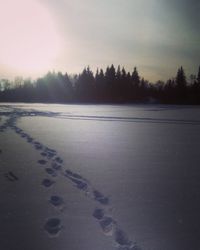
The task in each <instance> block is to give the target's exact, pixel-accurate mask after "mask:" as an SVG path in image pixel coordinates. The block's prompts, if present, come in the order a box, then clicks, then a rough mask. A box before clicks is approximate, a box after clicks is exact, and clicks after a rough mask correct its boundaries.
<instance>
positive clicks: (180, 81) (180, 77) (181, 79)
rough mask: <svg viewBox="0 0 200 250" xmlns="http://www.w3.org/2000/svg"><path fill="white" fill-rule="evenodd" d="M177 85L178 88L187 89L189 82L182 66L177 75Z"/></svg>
mask: <svg viewBox="0 0 200 250" xmlns="http://www.w3.org/2000/svg"><path fill="white" fill-rule="evenodd" d="M176 84H177V87H178V88H185V87H186V84H187V81H186V76H185V72H184V69H183V67H182V66H181V67H180V68H179V69H178V72H177V75H176Z"/></svg>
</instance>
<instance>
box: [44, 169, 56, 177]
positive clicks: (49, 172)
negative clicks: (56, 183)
mask: <svg viewBox="0 0 200 250" xmlns="http://www.w3.org/2000/svg"><path fill="white" fill-rule="evenodd" d="M45 170H46V172H47V174H50V175H51V176H52V177H55V176H57V175H56V172H55V171H54V170H53V169H52V168H46V169H45Z"/></svg>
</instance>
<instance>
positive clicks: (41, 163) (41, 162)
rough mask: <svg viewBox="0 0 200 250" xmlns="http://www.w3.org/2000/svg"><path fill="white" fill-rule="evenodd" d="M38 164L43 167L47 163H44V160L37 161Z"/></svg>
mask: <svg viewBox="0 0 200 250" xmlns="http://www.w3.org/2000/svg"><path fill="white" fill-rule="evenodd" d="M38 163H39V164H40V165H45V164H46V163H47V161H45V160H39V161H38Z"/></svg>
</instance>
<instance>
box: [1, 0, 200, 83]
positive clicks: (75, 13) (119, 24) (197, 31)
mask: <svg viewBox="0 0 200 250" xmlns="http://www.w3.org/2000/svg"><path fill="white" fill-rule="evenodd" d="M9 1H10V6H7V7H6V8H5V5H6V4H5V3H6V2H9ZM12 5H13V1H11V0H0V10H1V11H0V16H1V17H0V30H1V29H2V27H3V29H4V33H6V31H5V30H10V31H11V33H12V34H14V35H12V38H11V37H10V36H8V37H7V38H6V39H7V40H6V39H4V40H5V43H4V45H3V46H4V49H3V50H2V49H1V48H2V47H3V46H2V41H0V77H1V76H7V75H8V76H10V75H16V74H22V73H24V74H29V75H30V76H33V75H37V74H39V73H42V72H43V73H44V72H45V71H46V70H47V69H50V70H52V69H55V70H56V71H58V70H61V71H63V72H65V71H67V72H69V73H75V72H77V73H78V72H80V71H81V70H82V69H83V67H84V66H87V65H90V66H91V68H92V69H94V70H95V69H96V68H97V67H102V68H104V69H105V68H106V66H107V65H110V64H112V63H114V65H116V66H117V65H118V64H120V65H122V66H125V68H127V69H128V70H132V69H133V67H134V66H137V67H138V70H139V72H140V73H141V74H142V76H144V77H145V78H147V79H149V80H158V79H163V80H165V79H167V78H169V77H171V76H174V75H175V74H176V71H177V67H179V66H181V65H182V66H183V67H184V68H185V70H186V73H187V74H188V75H189V74H190V73H196V72H197V69H198V66H199V64H200V46H199V44H200V15H199V13H200V0H101V1H99V0H84V1H83V0H73V1H71V0H15V6H14V8H13V6H12ZM9 8H11V9H12V11H11V10H9ZM19 13H21V14H20V16H21V17H19ZM25 13H26V15H25ZM10 14H12V16H13V15H14V17H16V18H15V19H13V18H11V19H10V20H9V15H10ZM2 15H3V17H2ZM20 18H21V23H19V24H17V25H16V23H17V22H18V21H17V20H18V19H20ZM12 22H13V23H15V25H13V24H12ZM19 30H20V32H18V31H19ZM1 34H2V32H1ZM2 35H3V36H2ZM2 35H1V39H3V37H4V36H5V34H2ZM17 37H18V39H17ZM19 37H20V38H19ZM11 39H13V40H14V41H15V40H16V41H17V43H15V42H14V43H13V42H12V44H10V40H11ZM33 40H34V42H33ZM26 44H29V45H30V46H27V45H26ZM13 47H14V48H13ZM18 47H20V49H18ZM23 47H25V51H23V50H24V48H23ZM6 50H8V51H6ZM30 50H31V51H32V52H31V53H30V52H29V51H30ZM11 51H14V54H15V58H13V55H11ZM1 53H3V57H1ZM20 55H22V56H21V59H20V60H19V57H20ZM7 57H9V58H10V59H9V60H7ZM16 57H17V58H18V59H16ZM28 58H29V59H28ZM45 58H46V59H45ZM12 59H13V60H12ZM47 59H48V60H47ZM11 61H12V62H13V61H14V63H13V64H12V63H11ZM24 61H27V63H24ZM37 61H40V63H37ZM16 66H17V67H16ZM23 70H24V71H23Z"/></svg>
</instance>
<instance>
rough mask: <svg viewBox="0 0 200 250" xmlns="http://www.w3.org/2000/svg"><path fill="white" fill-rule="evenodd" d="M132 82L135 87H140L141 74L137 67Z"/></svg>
mask: <svg viewBox="0 0 200 250" xmlns="http://www.w3.org/2000/svg"><path fill="white" fill-rule="evenodd" d="M132 82H133V85H134V86H135V87H139V84H140V76H139V74H138V71H137V68H136V67H135V68H134V70H133V73H132Z"/></svg>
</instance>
